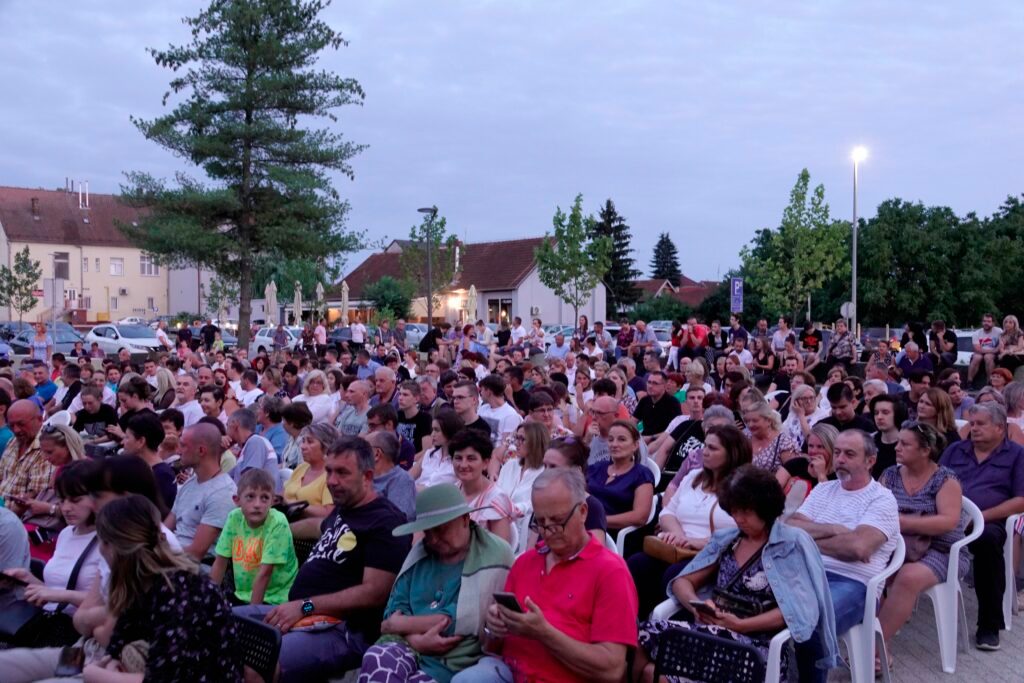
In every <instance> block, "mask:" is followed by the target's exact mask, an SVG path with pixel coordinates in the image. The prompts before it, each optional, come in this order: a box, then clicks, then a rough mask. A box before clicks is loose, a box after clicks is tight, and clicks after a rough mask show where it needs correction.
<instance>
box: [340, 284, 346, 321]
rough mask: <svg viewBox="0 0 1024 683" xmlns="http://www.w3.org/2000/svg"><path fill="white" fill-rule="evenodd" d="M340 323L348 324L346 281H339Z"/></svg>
mask: <svg viewBox="0 0 1024 683" xmlns="http://www.w3.org/2000/svg"><path fill="white" fill-rule="evenodd" d="M341 323H342V324H343V325H345V326H346V327H347V326H348V283H347V282H345V281H344V280H342V281H341Z"/></svg>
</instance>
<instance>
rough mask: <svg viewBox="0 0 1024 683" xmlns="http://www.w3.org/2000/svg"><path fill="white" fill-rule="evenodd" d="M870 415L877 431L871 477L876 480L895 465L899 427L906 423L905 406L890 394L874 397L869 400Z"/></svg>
mask: <svg viewBox="0 0 1024 683" xmlns="http://www.w3.org/2000/svg"><path fill="white" fill-rule="evenodd" d="M871 415H872V417H873V418H874V421H875V429H877V431H876V432H875V448H876V449H877V450H878V456H877V457H876V459H875V464H874V465H873V466H872V467H871V476H872V477H873V478H874V479H878V478H880V477H881V476H882V472H884V471H885V470H887V469H889V468H890V467H892V466H893V465H895V464H896V444H897V443H898V442H899V436H900V426H901V425H902V424H903V423H904V422H906V421H907V404H906V403H904V402H903V401H901V400H900V399H899V397H898V396H894V395H892V394H885V395H883V396H876V397H875V398H873V399H871Z"/></svg>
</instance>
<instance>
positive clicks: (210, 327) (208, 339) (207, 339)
mask: <svg viewBox="0 0 1024 683" xmlns="http://www.w3.org/2000/svg"><path fill="white" fill-rule="evenodd" d="M218 332H220V328H219V327H217V326H216V325H214V324H213V321H212V320H207V321H206V324H205V325H203V327H202V328H201V329H200V330H199V336H200V337H202V338H203V348H205V349H206V350H207V351H209V350H210V348H211V347H212V346H213V342H214V340H215V339H216V338H217V333H218Z"/></svg>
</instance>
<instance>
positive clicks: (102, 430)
mask: <svg viewBox="0 0 1024 683" xmlns="http://www.w3.org/2000/svg"><path fill="white" fill-rule="evenodd" d="M81 397H82V410H79V411H78V412H77V413H76V414H75V425H74V427H73V428H74V430H75V431H76V432H78V433H79V434H81V433H82V432H85V433H86V434H88V435H89V436H92V437H95V438H99V437H102V438H104V439H105V438H106V437H107V427H109V426H111V425H116V424H117V411H116V410H114V408H113V407H112V406H109V405H107V404H106V403H104V402H103V390H102V389H100V388H99V387H83V388H82V392H81Z"/></svg>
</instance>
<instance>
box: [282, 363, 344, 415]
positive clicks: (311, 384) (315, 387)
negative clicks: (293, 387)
mask: <svg viewBox="0 0 1024 683" xmlns="http://www.w3.org/2000/svg"><path fill="white" fill-rule="evenodd" d="M292 400H293V401H295V402H296V403H305V404H306V406H307V407H308V408H309V412H310V413H311V414H312V415H313V422H327V421H328V420H329V419H330V417H331V415H332V414H333V413H334V401H332V400H331V395H330V393H329V392H328V390H327V375H325V374H324V373H323V372H322V371H320V370H313V371H311V372H309V373H308V374H307V375H306V377H305V379H304V380H303V382H302V393H301V394H297V395H295V396H294V397H293V398H292Z"/></svg>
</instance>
